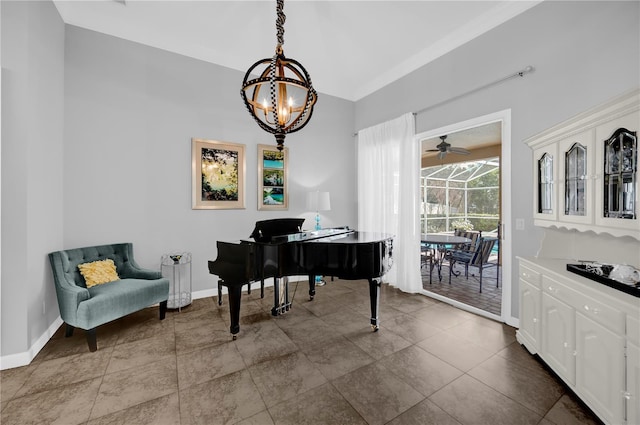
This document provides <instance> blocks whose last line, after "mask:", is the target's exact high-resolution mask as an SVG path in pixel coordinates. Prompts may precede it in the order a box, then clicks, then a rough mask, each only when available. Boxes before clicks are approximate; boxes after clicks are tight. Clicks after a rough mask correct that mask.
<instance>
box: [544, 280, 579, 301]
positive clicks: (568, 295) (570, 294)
mask: <svg viewBox="0 0 640 425" xmlns="http://www.w3.org/2000/svg"><path fill="white" fill-rule="evenodd" d="M542 290H543V291H544V292H546V293H547V294H549V295H551V296H552V297H553V298H556V299H558V300H560V301H562V302H563V303H565V304H568V305H569V306H571V307H573V308H578V306H579V305H580V302H579V300H580V293H579V292H577V291H575V290H573V289H571V288H569V287H568V286H566V285H564V284H562V283H560V282H558V281H556V280H554V279H552V278H550V277H549V276H542Z"/></svg>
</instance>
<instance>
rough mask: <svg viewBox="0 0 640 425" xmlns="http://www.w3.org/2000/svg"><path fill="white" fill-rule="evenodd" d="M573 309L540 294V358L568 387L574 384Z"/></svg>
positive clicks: (544, 294)
mask: <svg viewBox="0 0 640 425" xmlns="http://www.w3.org/2000/svg"><path fill="white" fill-rule="evenodd" d="M575 328H576V325H575V309H573V307H570V306H569V305H567V304H565V303H563V302H562V301H560V300H558V299H556V298H554V297H552V296H551V295H549V294H547V293H545V292H543V293H542V338H541V351H542V354H541V357H542V359H543V360H544V361H545V362H547V364H548V365H549V366H551V368H552V369H553V370H554V371H555V372H556V373H557V374H558V375H560V376H561V377H562V378H563V379H564V380H565V382H567V383H568V384H570V385H573V384H575V382H576V379H575V373H576V365H575V336H576V334H575Z"/></svg>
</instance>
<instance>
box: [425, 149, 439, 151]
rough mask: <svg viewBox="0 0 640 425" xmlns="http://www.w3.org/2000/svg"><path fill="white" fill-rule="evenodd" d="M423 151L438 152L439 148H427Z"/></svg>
mask: <svg viewBox="0 0 640 425" xmlns="http://www.w3.org/2000/svg"><path fill="white" fill-rule="evenodd" d="M425 152H440V149H427V150H426V151H425Z"/></svg>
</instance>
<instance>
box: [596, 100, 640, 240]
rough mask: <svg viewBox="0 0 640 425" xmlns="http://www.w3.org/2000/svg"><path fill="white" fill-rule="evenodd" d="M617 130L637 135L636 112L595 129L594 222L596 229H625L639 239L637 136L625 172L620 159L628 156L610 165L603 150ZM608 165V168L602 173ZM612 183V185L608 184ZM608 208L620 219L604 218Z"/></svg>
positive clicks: (605, 151) (639, 126)
mask: <svg viewBox="0 0 640 425" xmlns="http://www.w3.org/2000/svg"><path fill="white" fill-rule="evenodd" d="M620 128H625V129H627V130H629V131H631V132H636V133H637V132H638V130H639V129H640V115H639V114H638V113H637V112H635V113H632V114H629V115H626V116H622V117H620V118H617V119H615V120H612V121H610V122H607V123H605V124H602V125H599V126H598V127H596V135H595V138H596V158H595V159H596V169H597V173H596V175H597V176H598V179H597V181H596V188H597V189H596V192H595V208H596V211H595V222H596V224H597V225H599V226H604V227H611V228H618V229H628V230H630V231H632V233H633V234H632V236H634V237H636V238H638V237H640V232H639V231H638V229H639V228H640V220H639V219H638V215H639V211H638V205H639V204H638V177H637V176H638V174H637V158H638V153H637V147H638V142H637V134H636V142H635V152H631V153H630V154H629V156H628V158H629V159H630V160H631V166H630V170H629V172H627V171H624V170H626V167H627V166H626V165H625V163H624V162H621V159H622V160H625V159H627V155H623V156H624V157H623V158H618V159H617V160H616V161H613V162H612V160H611V158H609V157H608V152H607V150H606V146H605V145H606V141H607V140H608V139H609V138H611V136H612V135H613V134H615V132H616V131H617V130H618V129H620ZM607 164H608V165H609V166H608V169H607V170H605V168H607V167H606V166H607ZM616 167H617V170H618V171H620V173H618V174H619V175H618V177H617V178H615V175H616V173H615V172H614V171H616ZM623 171H624V172H623ZM612 179H613V181H611V180H612ZM614 192H616V193H617V194H616V193H614ZM612 204H615V205H612ZM609 207H611V208H613V209H616V210H619V212H620V214H619V215H620V217H619V218H617V217H608V216H606V215H605V214H607V215H610V214H611V213H610V212H609V211H608V210H607V208H609ZM626 209H631V210H632V211H626Z"/></svg>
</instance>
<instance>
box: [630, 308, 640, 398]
mask: <svg viewBox="0 0 640 425" xmlns="http://www.w3.org/2000/svg"><path fill="white" fill-rule="evenodd" d="M627 340H628V341H629V342H631V343H633V344H635V345H640V320H638V318H637V317H633V316H627ZM639 395H640V394H639Z"/></svg>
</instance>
